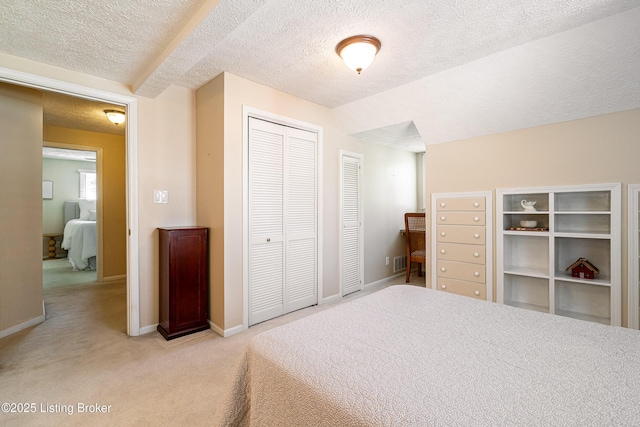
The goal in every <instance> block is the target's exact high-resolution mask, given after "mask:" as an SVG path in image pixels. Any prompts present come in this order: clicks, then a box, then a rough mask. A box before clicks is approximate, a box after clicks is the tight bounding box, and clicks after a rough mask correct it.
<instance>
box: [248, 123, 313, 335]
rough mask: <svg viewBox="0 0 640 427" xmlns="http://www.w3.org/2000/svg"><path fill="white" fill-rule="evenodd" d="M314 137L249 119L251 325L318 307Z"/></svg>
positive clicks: (296, 130)
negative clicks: (292, 312) (302, 309)
mask: <svg viewBox="0 0 640 427" xmlns="http://www.w3.org/2000/svg"><path fill="white" fill-rule="evenodd" d="M316 158H317V134H315V133H313V132H308V131H303V130H300V129H294V128H290V127H286V126H282V125H278V124H274V123H270V122H266V121H263V120H259V119H254V118H250V119H249V245H250V248H249V263H248V264H249V325H254V324H256V323H259V322H263V321H265V320H268V319H271V318H273V317H276V316H279V315H282V314H284V313H288V312H290V311H294V310H298V309H300V308H304V307H308V306H310V305H313V304H316V303H317V287H318V283H317V277H318V274H317V273H318V272H317V269H318V266H317V264H318V261H317V260H318V251H317V239H318V233H317V210H318V206H317V182H316V179H317V178H316V177H317V166H316V164H317V162H316Z"/></svg>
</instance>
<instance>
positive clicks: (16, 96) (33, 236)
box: [0, 83, 44, 336]
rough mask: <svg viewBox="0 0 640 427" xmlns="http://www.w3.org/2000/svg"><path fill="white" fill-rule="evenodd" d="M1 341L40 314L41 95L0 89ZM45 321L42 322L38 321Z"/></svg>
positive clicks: (2, 84) (14, 89)
mask: <svg viewBox="0 0 640 427" xmlns="http://www.w3.org/2000/svg"><path fill="white" fill-rule="evenodd" d="M0 129H1V132H0V147H1V149H2V155H1V156H0V200H1V201H2V202H0V235H1V236H2V238H1V239H0V336H3V335H5V334H7V333H8V332H3V331H7V330H9V329H10V328H16V327H17V328H20V325H21V324H22V325H24V324H25V323H33V322H37V321H38V318H39V317H40V316H43V312H42V309H43V307H42V256H41V252H42V94H41V93H40V92H38V91H35V90H31V89H24V88H17V87H14V86H10V85H6V84H4V83H0ZM40 320H44V318H42V319H40Z"/></svg>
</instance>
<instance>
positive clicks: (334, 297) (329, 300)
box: [322, 294, 342, 304]
mask: <svg viewBox="0 0 640 427" xmlns="http://www.w3.org/2000/svg"><path fill="white" fill-rule="evenodd" d="M341 299H342V295H340V294H335V295H331V296H330V297H326V298H323V299H322V304H331V303H334V302H336V301H340V300H341Z"/></svg>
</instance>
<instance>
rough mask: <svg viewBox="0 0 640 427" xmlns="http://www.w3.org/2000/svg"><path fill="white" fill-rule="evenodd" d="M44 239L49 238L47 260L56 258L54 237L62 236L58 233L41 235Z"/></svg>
mask: <svg viewBox="0 0 640 427" xmlns="http://www.w3.org/2000/svg"><path fill="white" fill-rule="evenodd" d="M43 236H44V237H48V238H49V259H53V258H55V257H56V237H60V236H62V234H60V233H48V234H43Z"/></svg>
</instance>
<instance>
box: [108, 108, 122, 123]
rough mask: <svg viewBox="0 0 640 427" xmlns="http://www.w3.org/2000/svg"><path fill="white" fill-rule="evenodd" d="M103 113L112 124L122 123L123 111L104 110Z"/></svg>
mask: <svg viewBox="0 0 640 427" xmlns="http://www.w3.org/2000/svg"><path fill="white" fill-rule="evenodd" d="M104 113H105V114H106V115H107V119H109V121H110V122H111V123H113V124H114V125H116V126H118V125H119V124H122V123H124V113H123V112H122V111H118V110H104Z"/></svg>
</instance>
